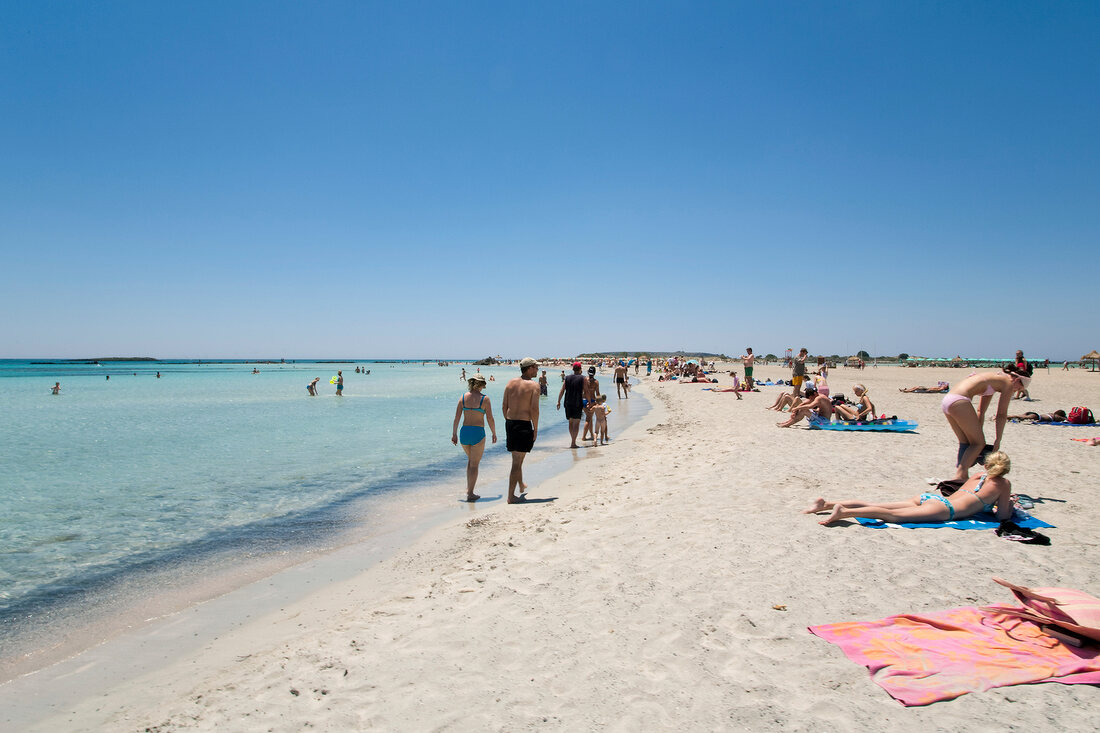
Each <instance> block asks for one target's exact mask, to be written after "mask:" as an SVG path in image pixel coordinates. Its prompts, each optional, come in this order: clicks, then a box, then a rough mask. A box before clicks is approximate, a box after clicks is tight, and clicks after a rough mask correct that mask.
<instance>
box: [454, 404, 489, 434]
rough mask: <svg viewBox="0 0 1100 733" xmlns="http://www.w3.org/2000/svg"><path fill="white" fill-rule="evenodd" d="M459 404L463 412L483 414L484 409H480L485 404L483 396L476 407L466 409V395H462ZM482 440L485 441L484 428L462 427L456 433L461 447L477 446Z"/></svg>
mask: <svg viewBox="0 0 1100 733" xmlns="http://www.w3.org/2000/svg"><path fill="white" fill-rule="evenodd" d="M461 402H462V409H463V410H472V411H473V412H480V413H481V414H482V415H484V414H485V408H483V407H482V405H483V404H484V403H485V395H481V401H480V402H478V403H477V407H466V395H462V400H461ZM483 440H485V428H484V427H483V426H481V425H463V426H462V428H461V429H460V430H459V431H458V442H459V443H461V444H462V445H477V444H478V443H480V442H481V441H483Z"/></svg>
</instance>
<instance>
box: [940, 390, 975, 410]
mask: <svg viewBox="0 0 1100 733" xmlns="http://www.w3.org/2000/svg"><path fill="white" fill-rule="evenodd" d="M969 401H970V398H969V397H967V396H966V395H964V394H955V393H954V392H948V393H947V394H946V395H944V397H943V402H941V403H940V407H942V408H943V414H944V415H946V414H948V410H950V409H951V405H953V404H955V403H956V402H969Z"/></svg>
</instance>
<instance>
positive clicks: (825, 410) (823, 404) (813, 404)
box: [776, 387, 833, 428]
mask: <svg viewBox="0 0 1100 733" xmlns="http://www.w3.org/2000/svg"><path fill="white" fill-rule="evenodd" d="M810 416H813V417H814V418H816V419H818V420H824V421H825V422H828V421H829V420H832V419H833V401H832V400H830V399H829V398H828V397H826V396H825V395H823V394H818V393H817V390H816V389H814V388H813V387H807V388H806V401H805V402H803V403H802V404H801V405H799V406H798V407H792V408H791V415H790V417H788V418H787V420H786V421H785V422H777V423H776V425H778V426H779V427H781V428H789V427H790V426H792V425H794V424H795V423H796V422H798V421H799V420H801V419H802V418H804V417H810Z"/></svg>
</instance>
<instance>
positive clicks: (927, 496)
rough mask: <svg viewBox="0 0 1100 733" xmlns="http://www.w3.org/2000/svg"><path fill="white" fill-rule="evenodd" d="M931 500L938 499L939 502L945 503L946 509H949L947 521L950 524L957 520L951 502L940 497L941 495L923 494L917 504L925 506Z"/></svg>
mask: <svg viewBox="0 0 1100 733" xmlns="http://www.w3.org/2000/svg"><path fill="white" fill-rule="evenodd" d="M929 499H936V500H937V501H942V502H943V505H944V506H945V507H947V521H948V522H950V521H951V520H952V519H954V518H955V507H953V506H951V502H949V501H948V500H947V499H945V498H944V497H942V496H940V495H939V494H921V495H920V501H919V502H917V504H923V503H924V502H926V501H928V500H929Z"/></svg>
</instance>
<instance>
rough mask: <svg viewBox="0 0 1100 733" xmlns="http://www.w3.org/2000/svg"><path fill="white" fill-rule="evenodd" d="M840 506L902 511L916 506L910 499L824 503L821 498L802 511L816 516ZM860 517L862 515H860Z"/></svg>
mask: <svg viewBox="0 0 1100 733" xmlns="http://www.w3.org/2000/svg"><path fill="white" fill-rule="evenodd" d="M837 506H842V507H844V508H845V509H865V508H867V507H874V508H876V509H904V508H905V507H911V506H917V504H916V503H915V502H914V501H913V500H912V499H907V500H905V501H882V502H871V501H859V500H858V499H842V500H841V501H825V500H824V499H822V498H817V499H814V502H813V503H812V504H810V506H809V507H807V508H806V509H803V510H802V513H803V514H817V513H818V512H831V511H832V510H833V508H834V507H837ZM860 516H862V515H860Z"/></svg>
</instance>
